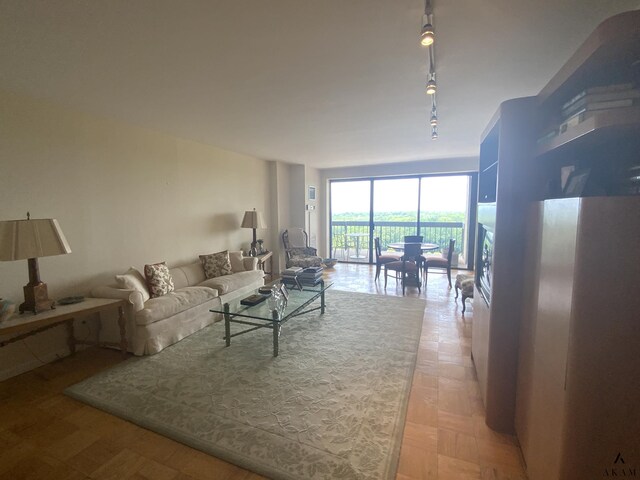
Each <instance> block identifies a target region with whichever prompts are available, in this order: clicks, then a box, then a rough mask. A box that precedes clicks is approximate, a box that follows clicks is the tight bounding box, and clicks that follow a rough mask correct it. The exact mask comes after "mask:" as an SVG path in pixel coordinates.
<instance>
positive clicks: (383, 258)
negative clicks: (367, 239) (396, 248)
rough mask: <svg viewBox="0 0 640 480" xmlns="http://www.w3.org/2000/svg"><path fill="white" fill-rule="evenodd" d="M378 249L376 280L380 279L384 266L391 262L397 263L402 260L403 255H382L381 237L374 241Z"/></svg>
mask: <svg viewBox="0 0 640 480" xmlns="http://www.w3.org/2000/svg"><path fill="white" fill-rule="evenodd" d="M373 242H374V244H375V248H376V276H375V278H374V280H378V278H379V277H380V269H381V268H382V265H385V264H387V263H390V262H397V261H399V260H400V259H401V258H402V253H400V252H384V253H382V248H381V247H380V237H375V238H374V239H373Z"/></svg>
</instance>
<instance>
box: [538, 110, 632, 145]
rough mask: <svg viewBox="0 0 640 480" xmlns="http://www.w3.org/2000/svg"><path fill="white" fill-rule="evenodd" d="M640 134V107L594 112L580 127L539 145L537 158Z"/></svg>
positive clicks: (575, 127)
mask: <svg viewBox="0 0 640 480" xmlns="http://www.w3.org/2000/svg"><path fill="white" fill-rule="evenodd" d="M634 131H637V132H638V133H640V106H637V107H629V108H624V109H612V110H602V111H599V112H594V113H593V115H592V116H590V117H589V118H586V119H585V120H584V121H582V122H580V123H579V124H578V125H576V126H574V127H571V128H568V129H567V131H566V132H563V133H561V134H560V135H558V136H557V137H554V138H552V139H551V140H549V141H548V142H545V143H543V144H540V145H538V148H537V149H536V156H537V157H541V156H543V155H545V154H547V153H550V152H552V151H555V150H557V149H560V148H568V147H569V146H571V147H574V146H575V147H585V146H586V147H588V146H589V145H594V146H595V145H598V144H602V143H603V142H606V141H610V140H613V139H615V138H616V137H621V136H627V135H628V134H629V133H633V132H634Z"/></svg>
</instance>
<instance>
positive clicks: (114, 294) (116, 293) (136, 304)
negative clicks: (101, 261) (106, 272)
mask: <svg viewBox="0 0 640 480" xmlns="http://www.w3.org/2000/svg"><path fill="white" fill-rule="evenodd" d="M91 295H92V296H94V297H99V298H115V299H118V300H127V301H128V302H129V303H130V304H131V305H132V306H133V311H134V312H139V311H140V310H142V309H143V308H144V301H143V300H142V293H140V292H139V291H137V290H127V289H124V288H117V287H113V286H111V285H104V286H102V287H96V288H94V289H93V290H91Z"/></svg>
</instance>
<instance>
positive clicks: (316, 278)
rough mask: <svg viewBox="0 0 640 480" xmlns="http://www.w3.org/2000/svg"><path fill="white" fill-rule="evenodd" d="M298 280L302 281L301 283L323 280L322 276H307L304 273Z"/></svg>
mask: <svg viewBox="0 0 640 480" xmlns="http://www.w3.org/2000/svg"><path fill="white" fill-rule="evenodd" d="M298 279H300V281H307V280H312V281H314V282H315V281H318V280H322V274H321V273H320V274H318V275H313V274H305V273H303V274H302V275H298Z"/></svg>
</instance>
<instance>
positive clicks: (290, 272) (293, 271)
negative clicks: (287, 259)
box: [281, 267, 302, 277]
mask: <svg viewBox="0 0 640 480" xmlns="http://www.w3.org/2000/svg"><path fill="white" fill-rule="evenodd" d="M300 273H302V268H301V267H289V268H287V269H285V270H283V271H282V273H281V275H282V276H283V277H284V276H296V275H299V274H300Z"/></svg>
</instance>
